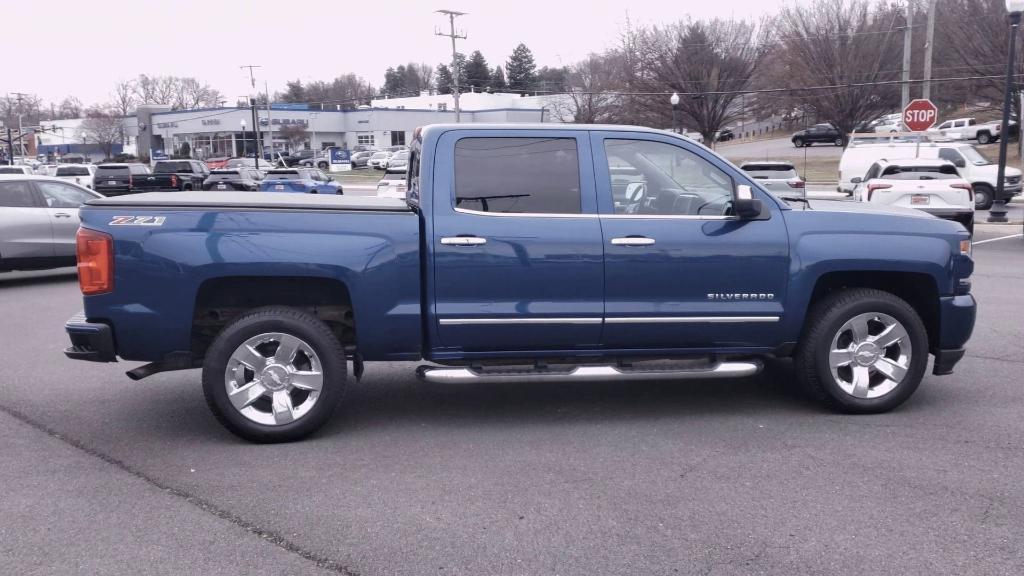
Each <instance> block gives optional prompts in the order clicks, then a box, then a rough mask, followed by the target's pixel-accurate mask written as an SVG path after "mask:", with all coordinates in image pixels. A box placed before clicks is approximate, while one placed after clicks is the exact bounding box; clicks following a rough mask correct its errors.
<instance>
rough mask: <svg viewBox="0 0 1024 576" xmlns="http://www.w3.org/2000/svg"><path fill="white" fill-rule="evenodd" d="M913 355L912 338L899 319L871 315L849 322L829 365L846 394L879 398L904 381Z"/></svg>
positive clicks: (835, 344)
mask: <svg viewBox="0 0 1024 576" xmlns="http://www.w3.org/2000/svg"><path fill="white" fill-rule="evenodd" d="M912 355H913V349H912V347H911V344H910V336H909V334H907V330H906V328H904V327H903V325H902V324H900V322H899V321H898V320H896V319H895V318H893V317H892V316H889V315H888V314H882V313H878V312H868V313H866V314H858V315H857V316H854V317H853V318H851V319H850V320H848V321H847V322H846V323H845V324H843V326H842V327H841V328H840V329H839V331H838V332H837V333H836V335H835V337H833V338H832V347H831V348H830V352H829V354H828V364H829V368H830V369H831V371H832V378H833V379H835V382H836V384H838V385H839V387H840V388H842V389H843V391H844V392H846V393H847V394H849V395H850V396H853V397H854V398H878V397H880V396H884V395H886V394H888V393H889V392H892V391H893V389H895V388H896V387H897V386H899V385H900V383H901V382H903V379H904V378H906V376H907V372H909V371H910V360H911V358H912Z"/></svg>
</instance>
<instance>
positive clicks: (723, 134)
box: [715, 128, 736, 142]
mask: <svg viewBox="0 0 1024 576" xmlns="http://www.w3.org/2000/svg"><path fill="white" fill-rule="evenodd" d="M735 137H736V134H734V133H733V131H732V128H723V129H722V130H720V131H719V132H718V134H716V135H715V142H728V141H729V140H732V139H733V138H735Z"/></svg>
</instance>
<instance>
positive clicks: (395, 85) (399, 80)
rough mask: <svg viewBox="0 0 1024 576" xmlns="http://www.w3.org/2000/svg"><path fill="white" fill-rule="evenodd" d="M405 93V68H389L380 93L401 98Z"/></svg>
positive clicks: (385, 73) (385, 72)
mask: <svg viewBox="0 0 1024 576" xmlns="http://www.w3.org/2000/svg"><path fill="white" fill-rule="evenodd" d="M404 92H405V66H399V67H398V69H397V70H396V69H395V68H392V67H388V69H387V70H385V71H384V85H383V86H381V87H380V93H381V94H386V95H389V96H401V95H402V94H403V93H404Z"/></svg>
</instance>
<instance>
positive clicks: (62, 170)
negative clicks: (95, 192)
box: [53, 164, 96, 188]
mask: <svg viewBox="0 0 1024 576" xmlns="http://www.w3.org/2000/svg"><path fill="white" fill-rule="evenodd" d="M95 175H96V166H95V165H93V164H61V165H59V166H57V167H56V169H55V170H54V172H53V176H54V177H56V178H59V179H61V180H65V181H68V182H74V183H75V184H78V185H80V186H85V187H86V188H92V177H93V176H95Z"/></svg>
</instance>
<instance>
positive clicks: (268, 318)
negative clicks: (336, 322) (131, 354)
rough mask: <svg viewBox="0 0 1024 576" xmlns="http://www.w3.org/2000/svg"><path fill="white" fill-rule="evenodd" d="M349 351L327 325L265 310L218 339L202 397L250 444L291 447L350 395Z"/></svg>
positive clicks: (299, 314)
mask: <svg viewBox="0 0 1024 576" xmlns="http://www.w3.org/2000/svg"><path fill="white" fill-rule="evenodd" d="M345 380H346V364H345V350H344V348H343V347H342V345H341V343H340V342H338V339H337V338H336V337H335V336H334V334H333V333H332V332H331V330H330V328H329V327H328V326H327V325H326V324H324V323H323V322H322V321H321V320H319V319H318V318H316V317H315V316H312V315H310V314H307V313H305V312H302V311H300V310H295V309H292V308H285V307H267V308H260V309H257V310H253V311H252V312H250V313H248V314H246V315H244V316H242V317H240V318H238V319H237V320H235V321H234V322H232V323H231V324H229V325H228V326H226V327H225V328H224V329H223V330H222V331H221V333H220V334H219V335H218V336H217V338H216V339H214V341H213V344H211V346H210V348H209V350H208V351H207V354H206V361H205V362H204V364H203V393H204V395H205V396H206V403H207V404H208V405H209V407H210V409H211V410H212V411H213V414H214V416H216V418H217V420H218V421H219V422H220V423H221V424H223V425H224V427H225V428H227V429H228V430H230V431H231V432H232V433H233V434H235V435H237V436H240V437H242V438H244V439H246V440H250V441H252V442H261V443H267V442H289V441H292V440H298V439H300V438H303V437H305V436H307V435H309V434H311V433H313V432H314V431H316V430H317V429H319V428H320V427H321V426H323V425H324V423H326V422H327V420H328V419H329V418H330V416H331V414H332V413H333V412H334V409H335V408H336V407H337V405H338V403H339V402H340V401H341V397H342V395H343V394H344V391H345Z"/></svg>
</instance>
